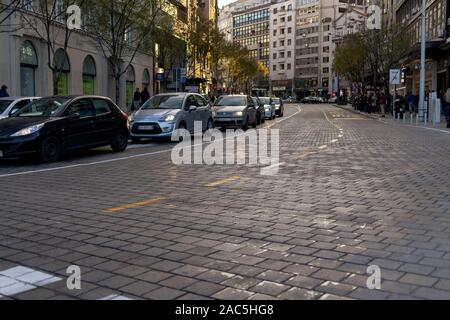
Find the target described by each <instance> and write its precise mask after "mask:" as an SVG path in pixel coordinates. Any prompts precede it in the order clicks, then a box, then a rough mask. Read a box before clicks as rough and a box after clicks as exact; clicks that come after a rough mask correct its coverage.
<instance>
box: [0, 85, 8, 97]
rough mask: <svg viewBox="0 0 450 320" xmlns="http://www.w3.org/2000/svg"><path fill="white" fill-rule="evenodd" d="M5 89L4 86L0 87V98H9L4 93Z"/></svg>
mask: <svg viewBox="0 0 450 320" xmlns="http://www.w3.org/2000/svg"><path fill="white" fill-rule="evenodd" d="M6 89H8V87H7V86H5V85H2V88H1V89H0V98H6V97H9V94H8V91H6Z"/></svg>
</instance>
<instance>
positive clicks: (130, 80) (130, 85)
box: [125, 65, 136, 106]
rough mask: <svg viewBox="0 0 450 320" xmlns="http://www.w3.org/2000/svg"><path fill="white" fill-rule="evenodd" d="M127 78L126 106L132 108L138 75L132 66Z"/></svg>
mask: <svg viewBox="0 0 450 320" xmlns="http://www.w3.org/2000/svg"><path fill="white" fill-rule="evenodd" d="M125 78H126V84H125V91H126V92H125V93H126V95H125V97H126V105H127V106H131V103H132V102H133V94H134V83H135V81H136V74H135V72H134V68H133V66H132V65H130V66H129V67H128V69H127V73H126V77H125Z"/></svg>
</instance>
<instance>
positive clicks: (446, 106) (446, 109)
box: [444, 88, 450, 128]
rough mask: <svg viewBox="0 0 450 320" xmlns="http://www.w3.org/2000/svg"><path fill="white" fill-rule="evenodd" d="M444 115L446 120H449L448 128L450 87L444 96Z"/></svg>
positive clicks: (448, 126)
mask: <svg viewBox="0 0 450 320" xmlns="http://www.w3.org/2000/svg"><path fill="white" fill-rule="evenodd" d="M444 115H445V121H447V128H450V88H447V92H446V93H445V96H444Z"/></svg>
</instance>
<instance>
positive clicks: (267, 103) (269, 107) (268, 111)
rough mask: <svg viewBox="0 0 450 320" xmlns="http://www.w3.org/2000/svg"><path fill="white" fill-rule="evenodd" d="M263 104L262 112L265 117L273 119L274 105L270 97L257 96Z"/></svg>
mask: <svg viewBox="0 0 450 320" xmlns="http://www.w3.org/2000/svg"><path fill="white" fill-rule="evenodd" d="M259 100H260V101H261V102H262V103H263V104H264V112H265V116H266V119H275V105H274V103H273V100H272V98H271V97H259Z"/></svg>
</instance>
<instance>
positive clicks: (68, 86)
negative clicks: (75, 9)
mask: <svg viewBox="0 0 450 320" xmlns="http://www.w3.org/2000/svg"><path fill="white" fill-rule="evenodd" d="M23 10H24V13H23V14H29V15H30V16H36V15H38V14H39V12H37V10H36V7H34V6H33V2H30V4H29V5H28V6H27V7H25V8H24V9H23ZM20 17H21V14H19V13H14V14H12V15H11V16H10V17H9V18H8V19H7V21H6V22H5V23H4V25H3V26H0V28H7V26H15V25H20V23H21V21H20V19H21V18H20ZM60 23H64V21H61V22H60ZM53 28H62V26H61V25H58V23H55V24H54V26H53ZM57 34H58V36H56V38H55V44H56V45H55V50H54V54H50V55H49V54H48V51H47V44H46V43H45V41H44V39H42V38H40V36H39V34H38V33H36V31H35V30H33V29H32V28H27V27H23V28H13V29H12V30H3V32H0V43H2V50H0V83H1V84H2V85H3V84H4V85H6V86H8V91H9V94H10V95H11V96H50V95H53V93H54V88H53V72H52V71H51V69H50V68H49V64H51V65H54V63H55V61H56V60H58V59H63V60H64V65H63V70H62V74H61V76H60V79H59V81H58V94H59V95H79V94H96V95H103V96H108V97H111V98H112V99H113V100H115V96H116V92H115V82H114V78H113V77H112V76H111V72H110V69H109V64H108V61H107V60H106V58H105V57H104V55H103V54H102V52H101V50H100V49H98V46H96V44H95V43H94V41H93V40H92V39H91V37H89V35H87V34H86V33H85V32H84V31H77V30H73V31H72V34H71V37H70V38H69V42H68V46H67V50H66V52H64V50H63V49H62V48H63V43H64V38H63V35H64V32H63V31H61V32H59V33H57ZM58 46H60V48H59V49H58V48H57V47H58ZM49 60H50V61H49ZM124 65H128V63H126V62H124ZM144 87H147V88H148V89H149V91H150V92H151V93H152V88H153V58H152V56H151V55H147V54H143V53H138V54H137V55H136V57H135V58H134V59H133V62H132V64H131V65H130V67H129V68H128V70H127V72H126V73H125V74H124V76H122V81H121V83H120V88H119V93H120V98H119V101H117V104H118V105H119V106H120V107H121V108H122V109H124V110H125V109H128V108H129V107H130V106H131V103H132V95H133V92H134V90H135V89H136V88H140V89H142V88H144Z"/></svg>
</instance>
